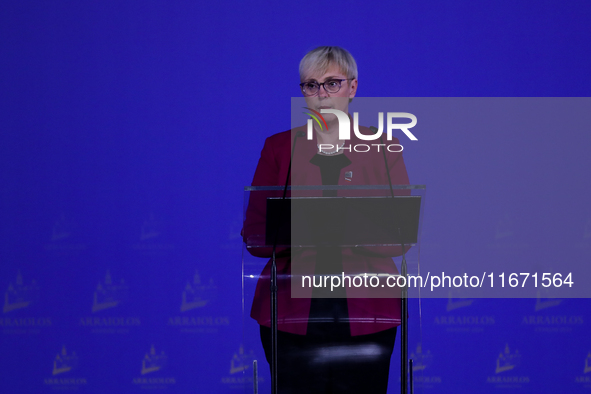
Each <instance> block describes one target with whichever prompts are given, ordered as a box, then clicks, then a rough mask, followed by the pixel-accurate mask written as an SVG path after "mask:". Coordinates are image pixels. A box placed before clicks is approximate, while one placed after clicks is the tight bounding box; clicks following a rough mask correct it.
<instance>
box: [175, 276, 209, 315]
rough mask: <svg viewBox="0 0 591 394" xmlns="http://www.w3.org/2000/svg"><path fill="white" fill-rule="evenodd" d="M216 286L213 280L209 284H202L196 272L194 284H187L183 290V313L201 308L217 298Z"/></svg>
mask: <svg viewBox="0 0 591 394" xmlns="http://www.w3.org/2000/svg"><path fill="white" fill-rule="evenodd" d="M216 290H217V288H216V286H215V285H214V283H213V278H212V279H210V280H209V283H208V284H202V283H201V276H200V275H199V272H198V271H197V270H195V275H194V276H193V282H187V285H186V286H185V289H184V290H183V300H182V303H181V312H186V311H189V310H191V309H195V308H201V307H203V306H205V305H207V303H208V302H209V301H210V300H211V298H213V297H215V293H216Z"/></svg>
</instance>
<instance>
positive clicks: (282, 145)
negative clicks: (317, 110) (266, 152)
mask: <svg viewBox="0 0 591 394" xmlns="http://www.w3.org/2000/svg"><path fill="white" fill-rule="evenodd" d="M302 130H303V127H298V128H295V129H290V130H285V131H282V132H280V133H277V134H273V135H272V136H270V137H267V139H266V140H265V149H272V150H273V151H277V152H281V151H283V150H284V149H287V150H288V151H289V150H290V148H291V144H292V141H293V139H294V137H295V136H296V135H297V133H298V132H301V131H302ZM300 134H301V133H300Z"/></svg>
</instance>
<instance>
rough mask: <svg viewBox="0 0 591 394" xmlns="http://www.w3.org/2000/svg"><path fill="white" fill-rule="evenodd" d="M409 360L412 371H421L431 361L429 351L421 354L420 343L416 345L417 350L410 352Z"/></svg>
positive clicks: (421, 347) (431, 356) (431, 357)
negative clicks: (411, 362)
mask: <svg viewBox="0 0 591 394" xmlns="http://www.w3.org/2000/svg"><path fill="white" fill-rule="evenodd" d="M410 358H411V359H412V360H413V364H412V370H413V371H422V370H424V369H425V368H427V366H428V365H429V364H431V362H432V361H433V355H432V354H431V351H427V352H423V346H422V345H421V343H420V342H419V343H418V344H417V349H416V350H415V351H414V352H411V354H410Z"/></svg>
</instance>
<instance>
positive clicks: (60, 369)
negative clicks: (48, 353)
mask: <svg viewBox="0 0 591 394" xmlns="http://www.w3.org/2000/svg"><path fill="white" fill-rule="evenodd" d="M77 365H78V356H77V355H76V352H72V353H70V354H68V352H67V350H66V346H65V345H64V346H63V347H62V351H61V353H58V354H57V355H56V356H55V360H53V372H52V374H53V375H59V374H60V373H64V372H68V371H71V370H72V369H74V368H76V366H77Z"/></svg>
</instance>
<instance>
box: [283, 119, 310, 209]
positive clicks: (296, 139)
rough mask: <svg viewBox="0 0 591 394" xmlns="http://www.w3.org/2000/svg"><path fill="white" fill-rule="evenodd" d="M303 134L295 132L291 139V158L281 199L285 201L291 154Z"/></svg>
mask: <svg viewBox="0 0 591 394" xmlns="http://www.w3.org/2000/svg"><path fill="white" fill-rule="evenodd" d="M304 135H305V134H304V132H303V131H301V130H300V131H298V132H296V135H295V136H294V137H293V144H292V148H291V156H290V158H289V168H288V169H287V176H286V177H285V187H284V188H283V197H282V199H283V200H285V195H286V194H287V184H288V183H289V175H290V174H291V161H292V160H293V154H294V152H295V147H296V142H297V141H298V138H300V137H303V136H304Z"/></svg>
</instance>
